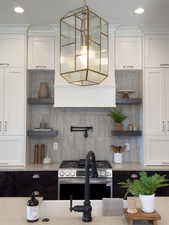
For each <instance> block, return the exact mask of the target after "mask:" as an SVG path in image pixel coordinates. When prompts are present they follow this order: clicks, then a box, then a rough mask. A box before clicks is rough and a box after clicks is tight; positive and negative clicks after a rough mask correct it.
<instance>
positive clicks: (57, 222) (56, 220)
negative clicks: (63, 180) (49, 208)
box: [0, 216, 127, 225]
mask: <svg viewBox="0 0 169 225" xmlns="http://www.w3.org/2000/svg"><path fill="white" fill-rule="evenodd" d="M0 224H3V225H28V224H30V223H28V222H26V221H25V219H24V218H21V219H15V220H13V219H2V220H0ZM34 224H35V225H42V224H45V223H44V222H42V221H41V220H39V221H38V222H36V223H34ZM46 224H48V225H82V224H83V225H84V224H86V223H84V222H82V220H81V218H80V217H51V218H50V221H49V222H48V223H46ZM88 224H91V225H103V224H104V225H127V223H126V221H125V218H124V217H122V216H111V217H107V216H97V217H94V218H93V221H92V222H90V223H88Z"/></svg>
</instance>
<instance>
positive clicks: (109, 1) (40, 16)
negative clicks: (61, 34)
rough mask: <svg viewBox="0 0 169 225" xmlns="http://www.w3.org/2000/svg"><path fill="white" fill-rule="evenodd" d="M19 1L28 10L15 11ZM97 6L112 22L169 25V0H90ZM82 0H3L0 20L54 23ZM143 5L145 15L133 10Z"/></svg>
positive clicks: (99, 11)
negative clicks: (136, 13) (19, 12)
mask: <svg viewBox="0 0 169 225" xmlns="http://www.w3.org/2000/svg"><path fill="white" fill-rule="evenodd" d="M16 3H20V4H22V5H23V7H24V9H25V12H24V13H23V14H16V13H15V12H14V11H13V8H14V6H15V5H16ZM87 3H88V5H89V7H90V8H92V9H94V10H95V11H96V12H98V13H99V14H100V15H101V16H103V17H104V18H106V19H107V20H108V21H109V23H111V24H120V25H128V26H133V25H152V24H154V25H169V0H87ZM82 5H83V0H0V24H34V25H47V24H54V23H56V21H57V20H59V18H60V17H61V16H63V15H64V14H65V13H66V12H68V11H70V10H72V9H75V8H78V7H81V6H82ZM137 7H143V8H144V9H145V13H144V14H143V15H140V16H139V15H135V14H134V13H133V10H134V9H135V8H137Z"/></svg>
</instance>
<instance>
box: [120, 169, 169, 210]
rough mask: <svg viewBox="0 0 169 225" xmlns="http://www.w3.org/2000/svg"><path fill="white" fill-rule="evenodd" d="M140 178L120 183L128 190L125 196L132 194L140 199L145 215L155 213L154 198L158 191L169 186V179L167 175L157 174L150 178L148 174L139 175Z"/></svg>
mask: <svg viewBox="0 0 169 225" xmlns="http://www.w3.org/2000/svg"><path fill="white" fill-rule="evenodd" d="M139 176H140V178H139V179H134V180H130V179H127V181H126V182H121V183H119V184H120V185H121V187H122V188H125V189H126V194H125V196H126V195H127V194H128V193H130V194H132V195H133V196H137V197H139V199H140V202H141V206H142V211H143V212H144V213H153V212H154V210H155V208H154V207H155V206H154V196H155V192H156V190H157V189H159V188H160V187H166V186H169V184H168V181H169V180H168V179H166V177H165V175H164V176H161V175H159V174H157V173H155V174H154V175H153V176H148V175H147V173H146V172H140V173H139Z"/></svg>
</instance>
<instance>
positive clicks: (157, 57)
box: [145, 34, 169, 67]
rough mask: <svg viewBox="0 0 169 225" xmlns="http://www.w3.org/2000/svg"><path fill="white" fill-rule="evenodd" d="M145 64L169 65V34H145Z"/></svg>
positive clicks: (151, 65)
mask: <svg viewBox="0 0 169 225" xmlns="http://www.w3.org/2000/svg"><path fill="white" fill-rule="evenodd" d="M145 66H146V67H169V34H153V35H145Z"/></svg>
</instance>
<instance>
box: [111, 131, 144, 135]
mask: <svg viewBox="0 0 169 225" xmlns="http://www.w3.org/2000/svg"><path fill="white" fill-rule="evenodd" d="M112 135H113V136H142V131H141V130H112Z"/></svg>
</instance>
